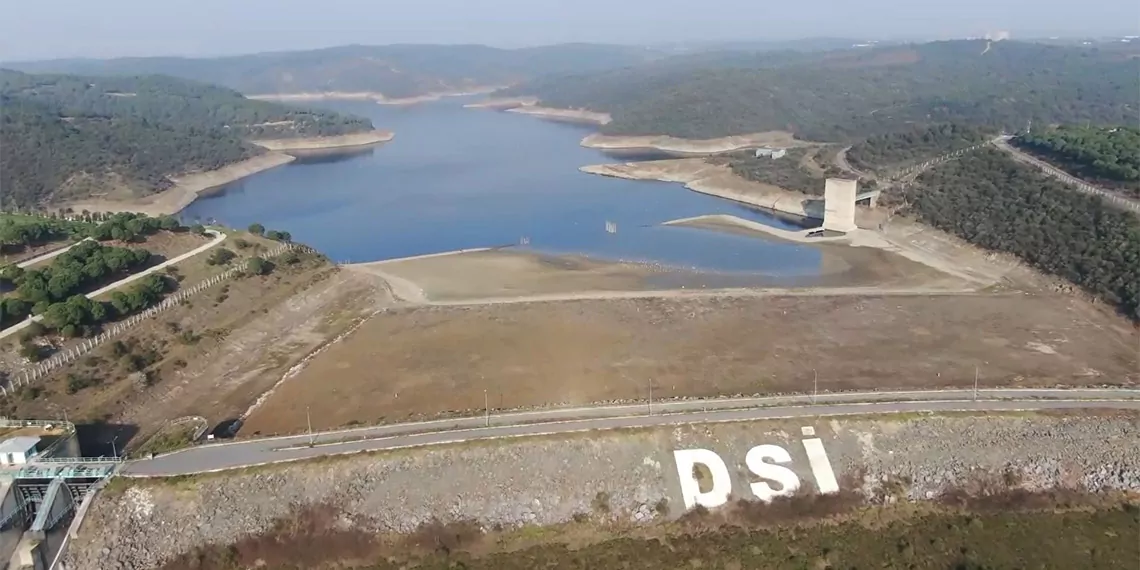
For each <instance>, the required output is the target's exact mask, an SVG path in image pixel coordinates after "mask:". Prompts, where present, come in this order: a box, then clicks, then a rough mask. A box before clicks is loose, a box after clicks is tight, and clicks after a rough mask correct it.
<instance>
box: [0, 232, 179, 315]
mask: <svg viewBox="0 0 1140 570" xmlns="http://www.w3.org/2000/svg"><path fill="white" fill-rule="evenodd" d="M24 218H26V219H21V220H20V223H18V224H4V225H0V228H2V230H0V231H3V232H4V234H7V233H8V232H12V233H13V235H11V236H9V235H5V237H4V239H5V240H6V241H7V240H12V241H16V240H17V239H21V238H23V239H28V237H27V236H36V237H37V238H38V237H39V236H43V235H45V234H47V235H51V236H53V237H55V238H57V239H59V240H62V239H83V238H91V239H92V241H86V242H81V243H79V244H77V245H76V246H75V247H73V248H71V249H69V250H68V251H66V252H64V253H62V254H60V255H59V256H57V257H55V258H53V259H52V260H51V262H50V263H49V264H48V265H47V266H46V267H39V268H28V269H22V268H20V267H18V266H16V265H8V266H6V267H4V268H3V269H0V286H3V287H4V288H5V289H6V290H7V289H10V290H11V292H10V293H6V294H5V295H4V296H3V297H0V323H2V325H3V326H5V327H7V326H8V325H12V324H15V323H17V322H19V321H22V320H24V319H25V318H27V317H28V316H29V315H32V314H36V315H40V314H42V315H44V317H45V322H46V323H47V324H48V325H49V326H51V327H52V328H54V329H56V330H59V331H61V332H62V334H64V336H76V335H83V336H87V335H88V334H90V333H91V332H92V331H93V330H94V329H93V328H91V327H94V326H97V325H98V324H99V323H102V322H104V321H106V320H109V319H113V318H117V317H122V316H126V315H128V314H131V313H133V312H135V311H138V310H139V309H141V308H145V307H146V306H149V305H150V304H151V303H153V302H154V301H155V300H156V299H157V296H158V295H159V294H161V292H162V291H163V290H164V287H163V282H162V280H161V279H160V278H157V276H151V277H148V278H146V279H144V280H143V281H142V283H141V284H139V285H136V286H135V287H134V288H133V289H132V290H131V292H130V293H127V294H124V293H121V292H115V293H113V294H112V299H111V303H110V304H108V305H106V306H104V305H101V304H98V303H93V302H92V301H90V300H88V299H87V298H86V297H84V296H83V293H84V292H86V291H90V290H92V289H95V288H97V287H98V286H99V285H102V284H104V283H107V282H109V281H113V280H114V279H116V278H118V277H122V276H123V275H126V274H128V273H131V272H133V271H135V270H138V269H140V268H141V267H143V266H144V265H146V264H147V263H149V262H150V261H151V260H152V253H151V252H150V251H148V250H146V249H138V248H126V247H113V246H106V245H103V244H101V243H100V242H102V241H109V240H116V241H120V242H135V241H140V240H142V239H144V238H145V237H146V236H149V235H154V234H156V233H157V232H159V231H168V232H172V231H185V230H186V229H187V228H184V227H183V226H182V225H181V224H180V223H178V220H176V219H174V218H172V217H169V216H164V217H161V218H149V217H146V216H136V215H134V214H129V213H123V214H116V215H113V216H110V217H109V218H108V219H106V220H105V221H103V222H102V223H98V224H96V223H94V222H90V221H66V220H53V219H48V218H38V221H37V219H36V218H33V217H30V216H27V217H24ZM16 243H19V242H16ZM156 279H157V280H156ZM68 325H71V326H70V327H68ZM37 332H38V331H33V334H31V335H25V336H36V334H35V333H37Z"/></svg>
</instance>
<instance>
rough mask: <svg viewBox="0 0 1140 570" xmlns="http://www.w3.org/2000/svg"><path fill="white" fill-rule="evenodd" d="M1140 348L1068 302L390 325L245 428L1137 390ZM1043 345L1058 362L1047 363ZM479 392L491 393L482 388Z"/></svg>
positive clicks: (311, 374) (533, 316)
mask: <svg viewBox="0 0 1140 570" xmlns="http://www.w3.org/2000/svg"><path fill="white" fill-rule="evenodd" d="M1137 343H1138V337H1137V333H1136V332H1135V330H1134V329H1132V328H1131V326H1130V325H1128V324H1126V323H1125V322H1124V321H1122V320H1120V319H1119V318H1117V317H1115V316H1112V315H1108V314H1105V313H1104V312H1102V311H1100V310H1097V309H1094V308H1090V307H1089V306H1088V305H1087V304H1086V303H1084V302H1083V301H1080V300H1078V299H1075V298H1072V297H1069V296H1064V295H1046V294H1041V295H1033V294H1024V293H1012V294H1000V295H955V296H931V297H926V296H798V297H793V296H769V297H761V298H731V297H700V298H696V297H694V298H684V297H680V298H658V299H612V300H582V301H565V302H551V303H522V304H487V305H477V306H464V307H419V308H407V309H399V310H391V311H388V312H385V313H381V314H379V315H377V316H375V317H373V318H372V319H370V320H369V321H368V322H367V323H365V324H364V325H363V326H361V327H360V328H359V329H358V330H357V331H356V332H355V333H354V334H353V335H351V336H350V337H348V338H346V339H344V340H343V341H341V342H338V343H336V344H335V345H332V346H330V347H329V348H328V349H327V350H326V351H324V352H323V353H321V354H320V355H319V356H317V357H316V358H314V359H313V360H312V361H311V362H310V363H309V364H308V366H307V367H306V368H305V369H304V370H302V371H301V372H300V373H298V374H297V375H296V376H295V377H293V378H291V379H289V380H288V381H287V382H285V383H284V384H283V385H281V386H280V387H279V388H278V390H277V391H276V393H275V394H274V395H273V396H272V397H270V398H269V399H268V400H267V401H266V402H265V403H264V404H263V405H262V406H261V407H260V408H258V409H257V410H256V411H255V412H254V413H253V414H252V415H251V416H250V417H249V418H248V420H247V421H246V424H245V427H244V428H243V431H242V433H243V434H254V433H261V434H270V433H290V432H297V431H301V430H304V429H305V427H306V426H305V410H306V408H309V409H310V411H311V416H312V421H313V428H314V429H324V428H335V427H340V426H345V425H348V424H350V423H376V422H382V421H395V420H406V419H410V418H420V417H429V416H436V415H440V414H444V413H449V412H457V411H465V410H481V409H482V408H483V405H484V397H486V399H487V401H488V403H489V404H490V406H491V407H492V408H499V409H506V408H525V407H533V406H544V405H552V404H578V405H582V404H589V403H594V402H603V401H614V400H632V399H644V398H646V397H647V395H648V387H649V384H650V382H652V383H653V386H654V397H655V398H674V397H695V396H701V397H708V396H720V395H734V394H763V393H789V392H805V391H808V390H810V389H811V386H812V378H813V370H814V371H815V372H816V373H818V377H819V387H820V390H827V391H838V390H856V389H861V390H868V389H890V388H935V387H951V386H954V387H968V386H972V385H973V378H974V369H975V366H977V367H978V368H979V369H980V370H981V380H980V384H981V385H982V386H1018V387H1020V386H1024V387H1030V386H1054V385H1099V384H1114V385H1135V384H1136V383H1137V382H1140V365H1138V353H1140V351H1138V350H1137V348H1138V344H1137ZM1038 345H1046V346H1049V347H1050V348H1051V349H1052V353H1051V354H1050V353H1046V352H1043V351H1041V350H1039V349H1038V348H1037V347H1038ZM484 391H486V393H485V392H484Z"/></svg>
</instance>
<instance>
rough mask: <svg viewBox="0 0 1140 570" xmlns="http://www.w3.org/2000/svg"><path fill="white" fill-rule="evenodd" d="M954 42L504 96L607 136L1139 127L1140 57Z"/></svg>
mask: <svg viewBox="0 0 1140 570" xmlns="http://www.w3.org/2000/svg"><path fill="white" fill-rule="evenodd" d="M986 50H987V42H985V41H965V40H963V41H950V42H934V43H928V44H919V45H909V46H889V47H882V48H873V49H867V50H843V51H839V52H830V53H825V54H808V55H803V54H800V55H798V56H796V57H795V59H794V60H792V61H790V62H789V61H783V60H781V58H780V57H779V54H759V55H756V56H755V57H752V58H749V57H746V56H742V55H741V54H731V55H726V58H725V61H721V62H718V61H716V60H715V59H711V58H710V57H709V56H708V55H707V54H706V55H705V56H704V57H703V62H702V64H701V65H693V62H692V61H686V62H684V64H674V63H673V62H672V61H671V60H666V61H663V62H659V63H658V64H655V65H647V66H641V67H637V68H631V69H622V70H618V71H610V72H602V73H592V74H578V75H573V76H562V77H550V78H545V79H539V80H536V81H533V82H529V83H526V84H522V85H519V86H516V87H515V88H512V89H510V90H507V91H504V92H503V93H502V94H504V95H507V94H527V95H535V96H538V97H539V98H540V99H541V101H542V103H543V104H545V105H550V106H554V107H569V108H587V109H591V110H596V111H606V112H609V113H611V114H612V115H613V118H614V120H613V122H612V123H610V124H609V125H607V126H606V127H605V128H604V131H605V132H607V133H610V134H620V135H642V134H667V135H673V136H678V137H686V138H713V137H720V136H726V135H734V134H744V133H750V132H760V131H768V130H790V131H792V132H794V133H796V135H797V136H799V137H800V138H804V139H811V140H822V141H848V140H854V139H861V138H864V137H867V136H871V135H875V134H880V133H885V132H890V131H896V130H899V129H900V128H901V127H903V126H907V125H910V124H913V123H943V122H956V123H963V124H973V125H980V126H987V127H989V128H992V129H1001V128H1006V129H1009V130H1011V131H1013V130H1022V129H1024V127H1025V125H1026V124H1027V122H1028V121H1030V120H1032V121H1033V122H1034V124H1041V125H1044V124H1051V123H1069V122H1080V123H1084V122H1086V121H1091V122H1093V123H1099V124H1135V123H1136V122H1137V120H1138V119H1137V108H1136V93H1137V92H1140V59H1136V58H1130V57H1128V56H1129V53H1127V52H1121V51H1106V50H1097V49H1092V48H1080V47H1060V46H1046V45H1040V44H1031V43H1019V42H1008V41H1007V42H996V43H993V44H992V45H989V49H988V51H986Z"/></svg>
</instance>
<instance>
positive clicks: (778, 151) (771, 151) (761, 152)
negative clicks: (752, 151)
mask: <svg viewBox="0 0 1140 570" xmlns="http://www.w3.org/2000/svg"><path fill="white" fill-rule="evenodd" d="M785 154H788V150H787V149H783V148H771V147H766V146H762V147H760V148H758V149H756V158H771V159H772V160H775V159H777V158H782V157H783V156H784V155H785Z"/></svg>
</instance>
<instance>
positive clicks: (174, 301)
mask: <svg viewBox="0 0 1140 570" xmlns="http://www.w3.org/2000/svg"><path fill="white" fill-rule="evenodd" d="M287 251H302V252H306V253H315V251H316V250H314V249H313V248H311V247H309V246H306V245H300V244H295V243H283V244H281V245H279V246H277V247H275V248H273V249H271V250H269V251H267V252H266V253H265V254H263V255H262V256H261V257H263V258H272V257H277V256H279V255H281V254H283V253H285V252H287ZM248 266H249V261H248V260H247V261H246V262H245V263H243V264H242V265H240V266H237V267H233V268H231V269H228V270H226V271H225V272H224V273H221V274H219V275H215V276H213V277H211V278H209V279H207V280H205V281H203V282H201V283H198V284H197V285H194V286H193V287H190V288H189V289H182V290H179V291H178V292H177V293H174V294H173V295H170V296H168V297H166V298H165V299H163V300H162V302H160V303H158V304H157V305H155V306H153V307H150V308H149V309H146V310H145V311H143V312H141V313H137V314H135V315H132V316H130V317H127V318H126V319H124V320H122V321H119V322H118V323H115V324H113V325H110V326H108V327H105V328H104V330H103V332H102V333H100V334H98V335H97V336H95V337H93V338H89V339H86V340H84V341H83V342H81V343H79V344H78V345H76V346H73V347H71V348H69V349H67V350H65V351H62V352H59V353H57V354H55V355H54V356H52V357H51V358H49V359H47V360H44V361H43V362H38V363H35V364H33V365H31V366H28V367H26V368H24V369H23V370H22V371H19V372H17V373H15V374H13V375H12V377H11V378H10V380H9V381H8V385H7V386H0V396H9V395H11V394H13V393H14V392H15V391H16V390H18V389H19V388H21V387H24V386H27V385H29V384H31V383H32V382H36V381H38V380H40V379H41V378H44V377H46V376H48V375H50V374H51V373H52V372H54V371H55V370H57V369H59V368H60V367H62V366H65V365H67V364H70V363H72V362H75V360H76V359H78V358H79V357H81V356H83V355H85V354H87V353H88V352H91V351H92V350H94V349H96V348H98V347H99V346H101V345H103V344H104V343H106V342H107V341H109V340H111V339H112V338H114V337H116V336H118V335H120V334H122V333H123V332H125V331H127V330H130V329H131V328H133V327H135V326H137V325H138V324H139V323H141V322H143V321H144V320H145V319H149V318H151V317H153V316H155V315H157V314H159V313H161V312H163V311H166V310H168V309H170V308H172V307H175V306H177V305H178V304H179V303H181V302H182V301H184V300H186V299H187V298H189V297H190V296H192V295H196V294H197V293H199V292H201V291H202V290H204V289H208V288H210V287H213V286H214V285H217V284H218V283H221V282H222V281H225V280H227V279H230V278H231V277H233V276H235V275H238V274H240V273H242V272H244V271H245V270H246V269H247V268H248Z"/></svg>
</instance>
